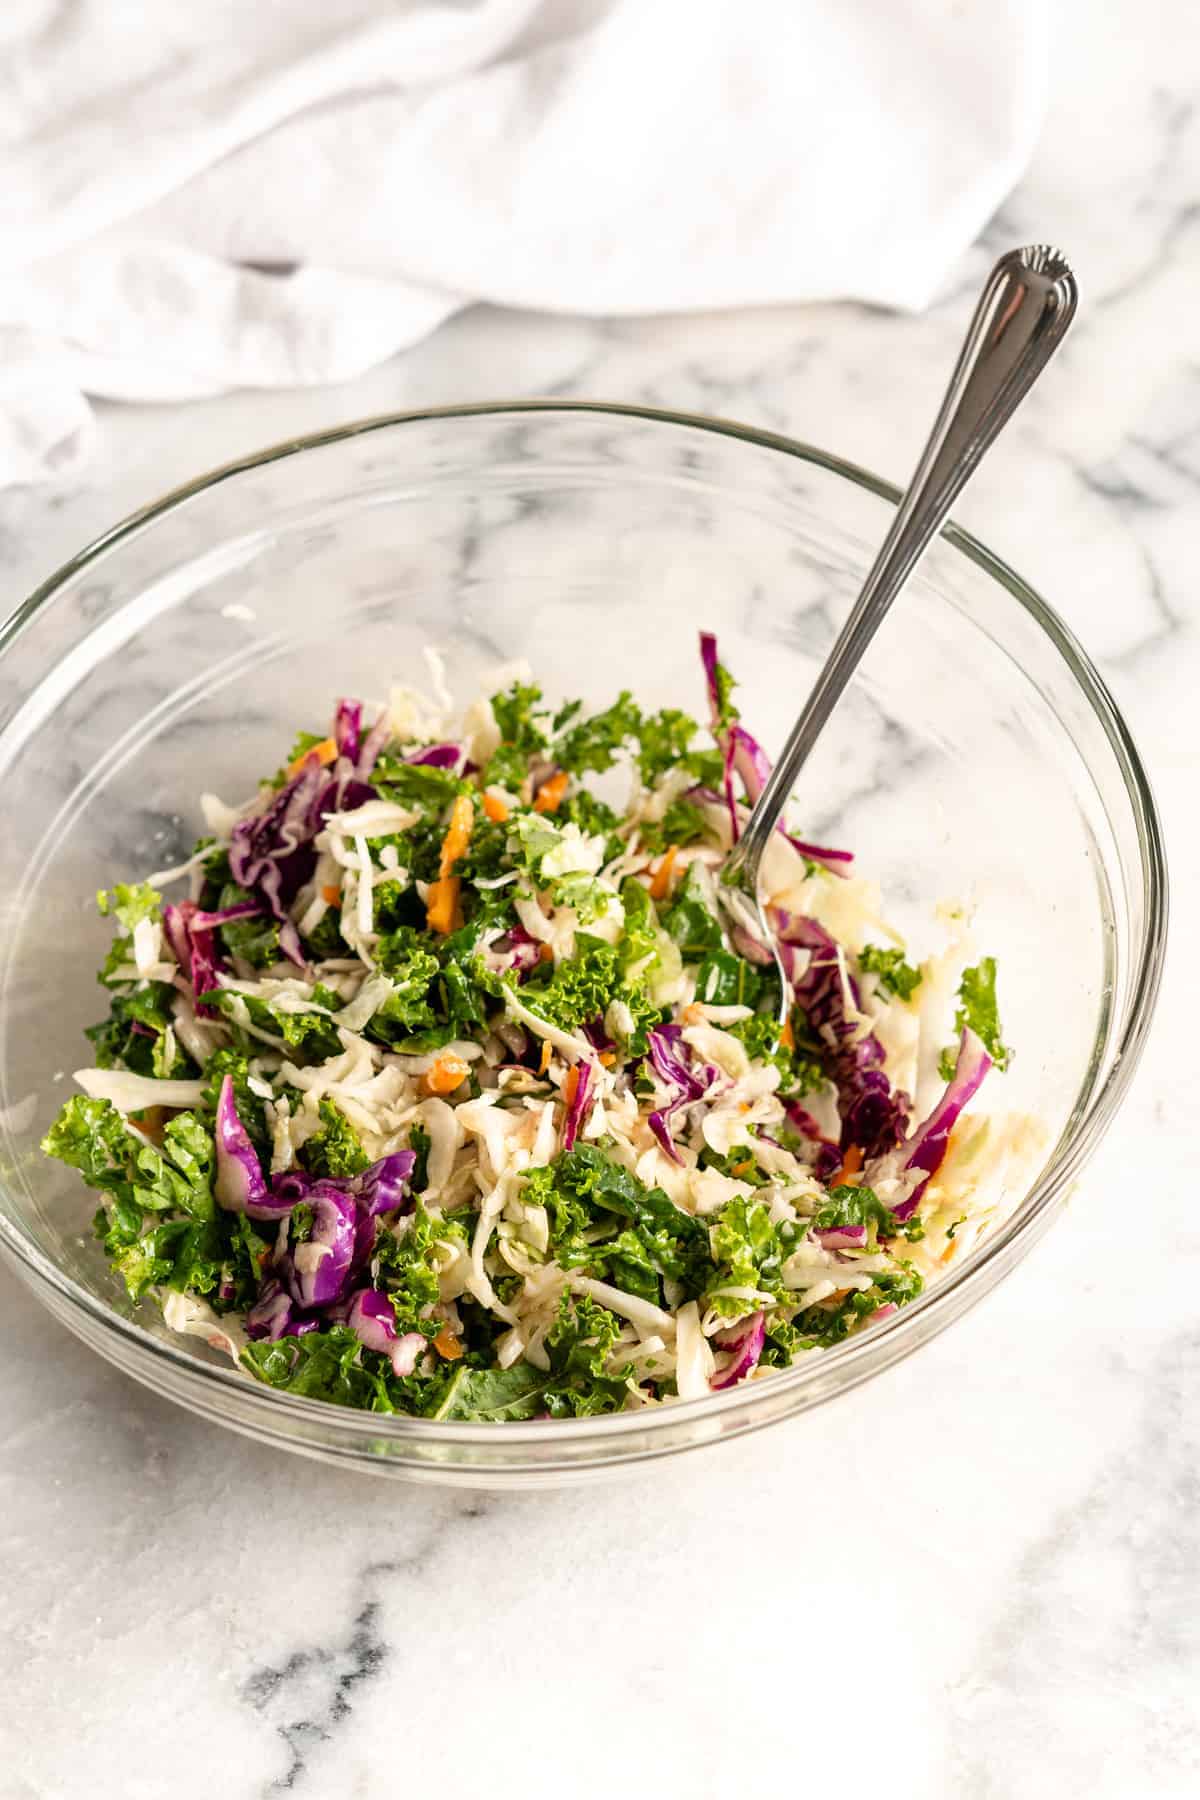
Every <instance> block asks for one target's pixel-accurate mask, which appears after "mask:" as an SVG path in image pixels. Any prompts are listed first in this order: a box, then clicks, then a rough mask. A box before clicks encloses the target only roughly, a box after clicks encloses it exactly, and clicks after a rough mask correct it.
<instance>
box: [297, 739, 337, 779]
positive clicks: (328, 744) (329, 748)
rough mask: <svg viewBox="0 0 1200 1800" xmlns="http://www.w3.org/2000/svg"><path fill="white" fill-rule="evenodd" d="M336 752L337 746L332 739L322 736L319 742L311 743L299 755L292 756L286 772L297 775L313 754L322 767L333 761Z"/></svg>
mask: <svg viewBox="0 0 1200 1800" xmlns="http://www.w3.org/2000/svg"><path fill="white" fill-rule="evenodd" d="M337 753H338V747H337V745H336V744H335V743H334V741H333V739H332V738H322V739H321V741H320V743H319V744H313V745H312V747H311V748H310V749H308V750H304V751H302V752H301V754H300V755H299V756H296V757H293V759H292V761H291V762H290V763H289V764H288V767H287V772H288V774H289V775H298V774H299V773H300V771H301V769H302V768H303V767H304V765H305V763H306V762H307V761H308V759H309V757H310V756H315V757H316V759H317V762H318V763H319V764H320V766H321V767H322V768H324V767H325V764H326V763H331V762H333V761H334V759H335V757H336V756H337Z"/></svg>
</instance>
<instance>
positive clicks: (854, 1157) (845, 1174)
mask: <svg viewBox="0 0 1200 1800" xmlns="http://www.w3.org/2000/svg"><path fill="white" fill-rule="evenodd" d="M862 1165H863V1153H862V1151H861V1150H860V1148H859V1146H858V1145H857V1144H851V1146H850V1148H849V1149H848V1150H847V1152H846V1154H845V1156H843V1158H842V1166H841V1168H840V1169H835V1170H834V1172H833V1174H832V1175H831V1176H830V1177H829V1186H830V1187H831V1188H835V1187H841V1185H842V1183H843V1182H844V1181H846V1180H848V1179H849V1177H850V1176H851V1175H857V1174H858V1171H859V1170H860V1169H861V1168H862Z"/></svg>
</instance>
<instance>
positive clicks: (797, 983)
mask: <svg viewBox="0 0 1200 1800" xmlns="http://www.w3.org/2000/svg"><path fill="white" fill-rule="evenodd" d="M778 918H779V938H780V944H781V948H782V947H783V946H785V945H786V946H790V947H792V948H793V949H804V950H807V951H808V952H809V958H808V966H807V968H805V969H803V971H802V972H800V973H798V972H797V971H798V970H799V969H800V958H799V957H796V956H792V957H791V958H790V959H789V958H785V966H786V967H787V974H788V978H789V980H790V981H791V983H792V987H793V991H794V993H795V997H796V1002H797V1004H798V1005H799V1006H800V1007H802V1008H803V1011H804V1014H805V1016H806V1018H807V1019H808V1022H809V1025H810V1026H811V1027H812V1029H813V1031H814V1032H815V1034H816V1036H817V1037H818V1038H819V1039H820V1041H821V1043H822V1044H823V1046H824V1047H825V1059H826V1066H827V1068H828V1070H829V1074H830V1076H831V1078H832V1080H833V1082H834V1085H835V1086H836V1088H837V1091H838V1105H839V1108H840V1111H841V1116H842V1134H841V1148H842V1149H843V1150H844V1151H845V1150H848V1149H849V1148H850V1146H851V1145H852V1144H857V1145H858V1146H859V1148H860V1149H861V1150H862V1152H863V1156H864V1158H869V1157H872V1156H879V1155H882V1154H883V1152H884V1151H886V1150H891V1149H893V1148H894V1147H895V1145H896V1144H898V1143H899V1142H900V1140H901V1138H903V1136H904V1134H905V1132H906V1131H907V1129H908V1101H907V1099H906V1098H905V1096H904V1095H903V1094H901V1093H899V1092H898V1091H897V1090H896V1089H895V1088H893V1087H892V1084H891V1082H890V1081H889V1080H888V1078H887V1076H886V1075H885V1073H884V1071H883V1061H884V1050H883V1045H882V1044H881V1043H880V1041H879V1039H878V1038H877V1037H876V1036H875V1034H874V1033H873V1032H868V1033H867V1034H866V1036H865V1037H860V1036H859V1035H858V1033H857V1028H856V1026H855V1025H854V1024H852V1023H851V1021H850V1019H849V1018H848V1017H847V1013H846V993H845V989H844V987H843V984H842V975H841V970H840V966H839V962H838V954H837V945H836V944H835V943H834V940H833V939H832V938H831V937H830V935H829V933H828V932H827V931H826V930H825V928H824V927H823V926H821V925H818V924H817V922H816V920H815V919H802V918H795V917H792V916H790V915H789V914H787V913H784V912H780V913H779V915H778ZM847 981H848V985H849V989H850V998H851V1000H852V1001H853V1003H854V1006H855V1007H857V1006H858V1005H859V993H858V989H857V987H856V985H855V983H854V981H853V979H851V978H850V977H847Z"/></svg>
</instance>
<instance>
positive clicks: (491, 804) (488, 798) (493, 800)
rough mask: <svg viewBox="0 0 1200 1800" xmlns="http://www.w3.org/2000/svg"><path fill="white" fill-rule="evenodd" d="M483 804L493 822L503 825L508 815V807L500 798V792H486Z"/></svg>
mask: <svg viewBox="0 0 1200 1800" xmlns="http://www.w3.org/2000/svg"><path fill="white" fill-rule="evenodd" d="M481 805H482V807H483V810H484V812H485V813H486V814H487V816H488V818H489V819H491V820H492V822H493V824H496V825H503V823H504V821H505V819H507V817H508V807H507V806H506V805H505V803H504V801H503V800H502V799H501V798H500V796H499V794H485V795H484V796H483V799H482V801H481Z"/></svg>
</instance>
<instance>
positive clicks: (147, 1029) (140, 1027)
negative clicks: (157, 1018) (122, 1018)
mask: <svg viewBox="0 0 1200 1800" xmlns="http://www.w3.org/2000/svg"><path fill="white" fill-rule="evenodd" d="M129 1029H130V1031H131V1032H132V1033H133V1035H134V1037H148V1038H156V1037H157V1036H158V1030H157V1027H156V1026H154V1025H147V1024H145V1023H144V1022H143V1021H142V1020H141V1019H131V1020H130V1021H129Z"/></svg>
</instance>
